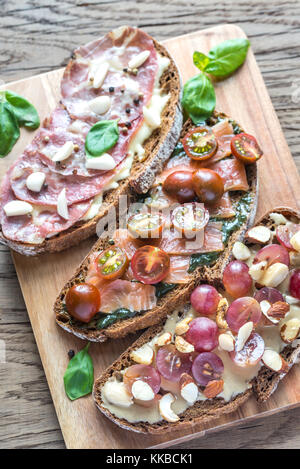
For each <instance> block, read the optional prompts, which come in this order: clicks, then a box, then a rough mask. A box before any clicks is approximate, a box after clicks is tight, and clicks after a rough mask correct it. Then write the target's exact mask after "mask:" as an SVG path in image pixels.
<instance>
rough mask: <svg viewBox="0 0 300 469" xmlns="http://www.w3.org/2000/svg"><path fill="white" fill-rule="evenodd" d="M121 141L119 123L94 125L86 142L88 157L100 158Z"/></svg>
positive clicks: (105, 122)
mask: <svg viewBox="0 0 300 469" xmlns="http://www.w3.org/2000/svg"><path fill="white" fill-rule="evenodd" d="M118 139H119V128H118V121H117V120H111V121H100V122H97V124H95V125H93V127H92V128H91V129H90V131H89V133H88V134H87V136H86V140H85V150H86V153H87V156H88V157H93V156H100V155H102V154H103V153H105V152H106V151H107V150H109V149H110V148H112V147H113V146H114V145H115V144H116V143H117V141H118Z"/></svg>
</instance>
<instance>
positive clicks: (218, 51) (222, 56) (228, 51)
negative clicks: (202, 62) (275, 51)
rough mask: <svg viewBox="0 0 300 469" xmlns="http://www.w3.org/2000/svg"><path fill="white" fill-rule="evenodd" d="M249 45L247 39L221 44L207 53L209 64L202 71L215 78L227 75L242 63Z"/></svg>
mask: <svg viewBox="0 0 300 469" xmlns="http://www.w3.org/2000/svg"><path fill="white" fill-rule="evenodd" d="M249 45H250V42H249V41H248V39H229V40H228V41H224V42H221V44H218V45H217V46H215V47H213V48H212V49H211V50H210V51H209V53H208V58H209V62H208V63H207V65H206V66H205V68H204V71H205V72H206V73H210V74H211V75H214V76H216V77H224V76H226V75H229V74H230V73H232V72H234V71H235V70H236V69H237V68H238V67H240V66H241V65H242V64H243V63H244V61H245V59H246V55H247V51H248V48H249Z"/></svg>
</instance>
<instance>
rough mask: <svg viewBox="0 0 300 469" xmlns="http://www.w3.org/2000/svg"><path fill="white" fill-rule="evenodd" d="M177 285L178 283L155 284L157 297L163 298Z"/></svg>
mask: <svg viewBox="0 0 300 469" xmlns="http://www.w3.org/2000/svg"><path fill="white" fill-rule="evenodd" d="M175 287H177V285H176V283H164V282H159V283H157V284H156V285H155V295H156V297H157V298H162V297H163V296H165V295H166V294H167V293H168V292H169V291H171V290H173V289H174V288H175Z"/></svg>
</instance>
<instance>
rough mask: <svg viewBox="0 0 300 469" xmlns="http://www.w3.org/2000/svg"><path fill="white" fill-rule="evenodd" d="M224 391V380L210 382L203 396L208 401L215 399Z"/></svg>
mask: <svg viewBox="0 0 300 469" xmlns="http://www.w3.org/2000/svg"><path fill="white" fill-rule="evenodd" d="M223 389H224V381H223V380H222V379H218V380H213V381H210V382H209V383H208V384H207V386H206V387H205V389H204V391H203V394H204V396H205V397H206V398H207V399H213V398H214V397H216V396H217V395H218V394H220V393H221V392H222V391H223Z"/></svg>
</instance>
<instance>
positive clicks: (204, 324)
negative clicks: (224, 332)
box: [186, 317, 219, 352]
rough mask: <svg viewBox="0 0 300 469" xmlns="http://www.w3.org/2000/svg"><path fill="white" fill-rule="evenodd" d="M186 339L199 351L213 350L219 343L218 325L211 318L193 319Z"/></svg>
mask: <svg viewBox="0 0 300 469" xmlns="http://www.w3.org/2000/svg"><path fill="white" fill-rule="evenodd" d="M189 326H190V327H189V330H188V331H187V333H186V340H187V341H188V342H189V343H190V344H193V345H194V347H195V350H196V351H197V352H211V350H213V349H214V348H216V347H217V345H218V332H219V329H218V326H217V324H216V323H215V322H214V321H212V320H211V319H209V318H206V317H200V318H196V319H193V321H192V322H191V323H190V324H189Z"/></svg>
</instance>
